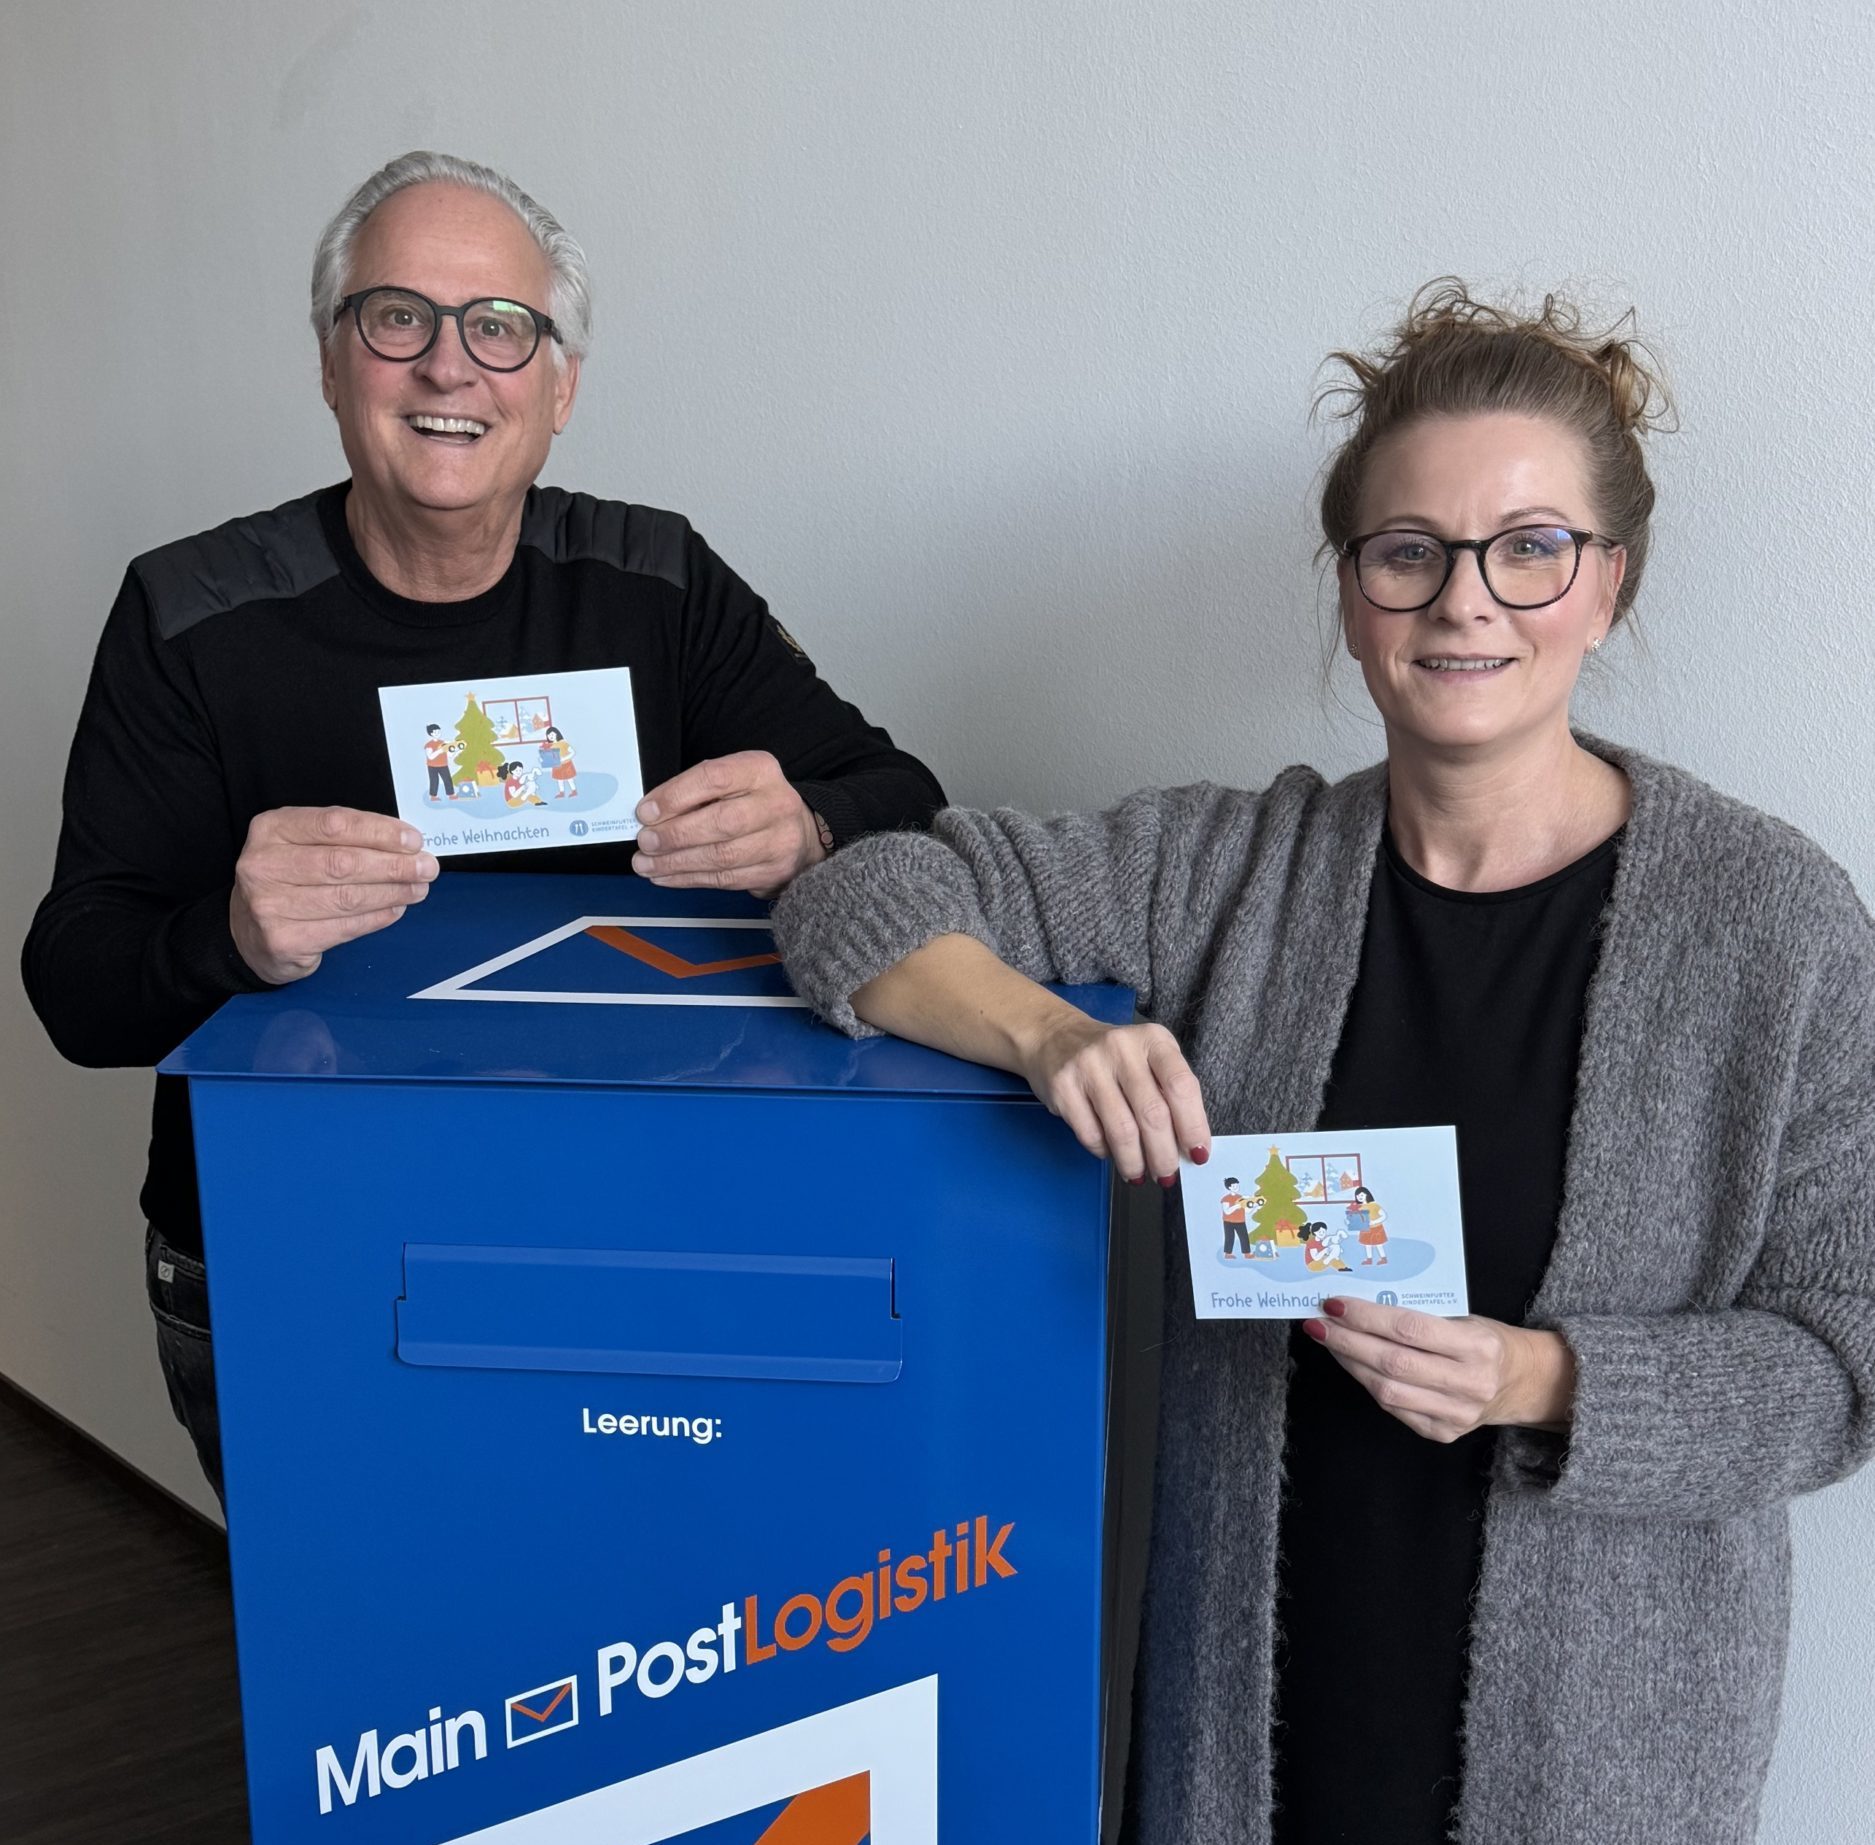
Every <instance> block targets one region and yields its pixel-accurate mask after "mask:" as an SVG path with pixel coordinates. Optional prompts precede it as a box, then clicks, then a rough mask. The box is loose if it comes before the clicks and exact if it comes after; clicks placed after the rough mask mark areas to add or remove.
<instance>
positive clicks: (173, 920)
mask: <svg viewBox="0 0 1875 1845" xmlns="http://www.w3.org/2000/svg"><path fill="white" fill-rule="evenodd" d="M347 491H348V486H347V485H346V484H341V485H339V486H336V487H329V488H326V489H324V490H323V491H321V492H319V493H316V494H312V495H309V496H308V497H307V498H305V499H301V500H294V501H291V502H289V503H288V504H287V505H285V506H281V507H277V508H275V509H274V510H273V511H272V512H267V513H260V514H257V515H255V516H254V517H252V518H247V519H237V520H235V521H233V522H231V523H230V524H228V525H224V526H218V527H217V528H216V529H215V530H213V531H211V532H204V533H202V534H200V535H199V536H197V537H195V538H189V539H185V540H183V541H182V542H180V543H178V544H173V545H167V546H164V547H163V548H162V549H161V550H158V551H153V552H150V553H149V554H148V555H146V556H144V557H140V558H138V559H137V560H136V561H135V562H134V563H133V564H132V565H131V567H130V570H129V573H128V574H127V576H126V577H125V579H124V586H123V589H122V591H121V592H120V593H119V595H118V598H117V602H116V606H115V607H114V608H113V609H112V611H111V615H110V619H109V620H108V622H107V623H106V624H105V629H104V634H103V638H102V639H101V640H100V642H99V644H98V653H97V660H96V662H95V664H94V666H93V668H92V674H91V683H90V687H89V690H88V691H87V693H86V696H85V703H84V710H83V713H82V715H81V716H80V718H79V723H78V731H77V735H76V737H75V738H74V740H73V743H72V754H71V761H70V765H69V767H68V768H67V771H66V777H65V814H64V825H63V828H62V830H61V832H60V835H59V849H58V862H57V867H56V870H55V872H54V876H53V881H52V888H51V890H50V891H49V892H48V893H47V895H46V898H45V900H44V902H43V903H41V904H40V906H39V912H38V914H37V916H36V917H35V918H34V920H33V926H32V930H31V932H30V934H29V935H28V936H27V939H26V946H25V951H24V954H23V956H22V966H23V971H24V974H25V980H26V990H27V993H28V995H29V996H30V998H31V1000H32V1003H33V1006H34V1008H35V1010H36V1011H37V1012H38V1014H39V1017H40V1018H41V1020H42V1021H43V1022H44V1024H45V1027H46V1030H47V1031H48V1032H49V1033H50V1034H51V1037H52V1041H53V1043H54V1044H55V1045H56V1046H57V1047H58V1048H59V1050H60V1051H61V1052H62V1053H63V1054H64V1055H65V1056H67V1057H69V1058H71V1059H72V1060H73V1061H74V1062H75V1063H81V1064H90V1065H93V1066H106V1065H120V1064H145V1065H148V1064H154V1063H156V1062H158V1061H159V1060H160V1059H162V1058H163V1057H165V1056H167V1055H168V1053H169V1052H170V1051H171V1050H172V1049H174V1047H175V1046H176V1045H177V1044H179V1043H180V1042H181V1041H182V1039H184V1038H185V1037H187V1036H188V1034H189V1033H190V1032H191V1031H193V1030H194V1029H195V1028H196V1026H198V1025H199V1024H201V1023H202V1021H203V1020H204V1019H206V1018H207V1017H208V1016H209V1014H210V1013H212V1012H213V1011H214V1010H215V1008H216V1007H217V1006H219V1005H220V1004H221V1002H222V1001H223V1000H224V999H226V998H228V997H229V995H230V994H234V993H240V992H249V991H254V990H257V989H259V988H261V987H262V986H263V985H264V984H265V983H264V982H262V981H260V980H259V979H258V978H257V977H256V976H255V975H254V974H253V973H252V971H251V970H250V969H249V968H248V966H247V964H246V963H245V962H244V961H243V960H242V959H241V957H240V954H239V953H238V952H237V950H236V948H235V945H234V938H233V936H232V934H231V933H230V931H229V924H228V898H229V893H230V891H231V889H232V887H233V883H234V867H235V861H236V859H237V858H238V857H239V856H240V852H241V847H242V845H243V843H244V842H245V840H246V837H247V829H248V823H249V822H250V821H251V820H252V819H253V818H254V817H255V815H257V814H261V813H265V812H267V811H269V810H270V809H272V808H276V807H299V806H323V805H327V804H337V805H340V806H345V807H357V808H363V809H365V810H367V811H369V812H373V813H395V812H396V801H395V798H394V795H393V793H392V786H391V769H390V763H389V761H388V760H387V759H386V755H385V745H384V732H383V727H382V723H381V719H380V716H379V710H378V698H377V691H378V687H380V686H385V685H414V684H420V683H429V682H432V681H439V680H441V681H454V680H461V681H462V682H463V683H464V684H473V683H474V682H475V681H477V680H486V679H496V678H514V677H517V676H522V675H528V674H535V673H553V672H572V671H577V670H580V669H583V668H590V667H616V666H628V667H630V668H631V674H632V697H633V703H634V706H635V707H636V718H637V727H638V753H639V762H640V766H641V768H642V771H643V775H644V783H645V786H646V787H647V788H652V787H655V786H657V785H658V783H660V782H662V781H664V780H666V779H668V778H669V777H670V776H672V775H674V774H676V773H677V772H678V770H680V769H683V768H687V767H689V766H690V765H691V764H692V763H696V762H701V761H704V760H706V759H708V758H710V757H714V756H725V755H729V754H731V753H732V752H734V751H737V750H768V751H770V752H771V753H772V754H773V755H774V756H775V757H776V758H777V760H778V761H779V762H780V764H781V767H782V771H783V773H784V774H785V775H786V776H787V778H788V779H789V781H791V782H792V783H793V784H794V786H795V787H796V788H797V789H798V790H799V791H800V794H801V796H802V798H803V800H805V802H806V803H807V805H808V806H809V807H811V808H813V809H814V810H815V811H816V812H817V813H819V814H820V816H821V817H822V818H823V819H824V820H825V821H826V823H827V825H828V827H829V828H830V829H831V831H832V833H833V836H834V841H835V843H836V845H838V844H844V843H845V842H846V841H847V840H850V839H853V838H856V837H858V836H859V835H860V834H863V833H869V832H876V831H880V830H883V829H886V828H893V827H903V826H924V825H926V824H928V823H929V821H930V819H931V816H932V815H933V814H934V813H935V812H936V811H937V809H938V808H939V807H940V806H942V805H943V800H944V795H943V790H942V789H940V788H939V786H938V784H937V782H936V780H935V779H934V778H933V776H932V774H931V772H930V771H929V770H928V769H927V768H925V766H924V765H923V764H922V763H921V762H919V761H918V760H917V759H916V758H915V757H912V756H909V755H907V754H905V752H904V751H902V750H899V749H895V748H894V747H893V745H892V740H891V738H890V737H889V736H887V735H886V733H885V732H884V731H883V730H880V729H878V728H877V727H875V726H873V725H869V724H868V723H867V722H866V721H865V719H864V718H863V717H862V716H861V715H860V713H859V712H858V711H857V710H855V709H854V707H853V706H851V705H849V704H847V703H846V702H845V701H844V700H842V699H841V698H840V697H839V696H838V695H837V694H836V693H835V692H834V691H833V689H832V688H831V687H830V686H828V685H827V684H826V683H825V682H824V681H823V680H822V679H821V678H820V676H819V675H818V674H817V673H816V672H815V670H814V667H813V664H812V662H811V661H809V660H808V658H807V657H806V655H805V654H804V653H803V652H802V651H801V649H800V648H799V646H798V645H797V644H796V643H795V642H794V640H793V638H792V637H791V636H790V635H789V634H788V633H787V631H786V630H785V629H783V628H782V627H781V625H780V624H779V623H778V622H777V621H776V620H775V619H774V617H773V616H772V615H770V614H769V612H768V607H767V605H766V603H764V602H763V601H762V599H761V598H760V597H759V596H757V595H756V594H755V593H754V592H753V591H752V590H751V589H750V588H749V587H748V585H747V584H746V583H744V582H743V581H742V580H741V578H739V577H738V576H737V575H736V574H735V573H734V572H733V571H732V570H730V569H729V568H728V566H727V565H725V564H724V563H723V562H722V560H721V559H720V558H718V557H717V556H716V555H715V553H713V552H712V551H711V550H710V548H709V547H708V546H707V545H706V544H705V543H704V542H703V540H702V539H701V538H699V537H698V536H697V534H696V533H695V532H694V531H692V530H691V528H690V525H689V523H688V521H687V520H685V519H683V518H681V517H679V516H678V515H677V514H675V513H668V512H658V511H655V510H652V509H651V508H648V507H642V506H626V505H622V504H619V503H617V502H613V501H604V500H595V499H593V498H591V497H590V496H589V495H586V494H576V493H567V492H564V491H562V490H561V489H559V488H552V487H546V488H543V487H536V488H534V489H532V490H531V491H530V492H529V494H528V496H527V504H526V508H525V512H524V514H523V518H522V526H521V536H520V542H519V544H518V545H517V547H516V550H515V555H514V559H513V562H512V563H511V564H510V566H509V568H508V570H507V572H506V574H505V575H504V576H503V577H502V578H501V580H500V581H499V582H498V583H496V584H495V586H494V587H493V588H492V589H489V590H487V591H485V592H484V593H483V594H482V595H479V596H475V597H472V598H470V599H469V600H467V601H464V602H447V603H434V602H413V601H410V600H409V599H407V598H405V597H403V596H399V595H396V594H393V593H392V592H391V591H389V590H387V589H386V588H385V587H384V586H383V585H382V584H380V583H379V582H378V581H377V580H376V579H375V578H374V577H373V576H372V575H371V573H370V572H369V571H368V570H367V569H366V568H365V565H364V562H363V560H362V559H361V558H360V557H359V555H358V551H357V548H356V546H355V545H354V544H353V543H352V539H351V534H350V532H349V530H348V528H347V525H346V520H345V496H346V493H347ZM631 853H632V847H631V846H630V845H629V844H627V843H621V844H617V845H597V846H580V847H572V848H557V849H550V850H545V851H535V852H528V853H490V854H487V855H484V856H480V857H473V858H468V859H462V860H456V861H453V862H451V863H450V864H448V865H446V866H445V868H444V872H443V875H444V876H445V877H455V876H457V875H459V874H460V873H463V872H470V871H543V872H544V871H578V872H624V871H627V870H628V869H629V866H630V859H631ZM335 952H338V953H343V952H344V951H343V950H342V949H340V950H336V951H335ZM143 1211H144V1215H145V1216H146V1218H148V1220H149V1221H150V1222H151V1223H153V1224H155V1225H156V1226H157V1227H158V1228H159V1229H160V1230H161V1231H162V1232H163V1234H164V1235H165V1236H166V1237H167V1238H168V1240H169V1241H170V1242H171V1243H172V1244H173V1245H174V1246H175V1247H176V1248H178V1249H180V1250H183V1251H185V1252H188V1253H194V1254H199V1252H200V1249H201V1222H200V1215H199V1210H198V1206H197V1201H196V1187H195V1159H194V1148H193V1143H192V1140H191V1137H190V1129H189V1117H188V1098H187V1092H186V1089H185V1088H184V1086H183V1084H182V1083H181V1081H180V1080H179V1079H175V1078H168V1077H159V1078H158V1079H157V1084H156V1102H155V1110H154V1117H153V1122H152V1131H151V1140H150V1165H149V1173H148V1177H147V1179H146V1180H145V1183H144V1189H143Z"/></svg>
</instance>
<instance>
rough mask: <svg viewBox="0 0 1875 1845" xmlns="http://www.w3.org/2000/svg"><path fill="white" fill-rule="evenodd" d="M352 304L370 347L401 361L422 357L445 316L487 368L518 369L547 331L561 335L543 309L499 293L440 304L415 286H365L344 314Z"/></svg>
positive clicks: (344, 306) (347, 303) (342, 305)
mask: <svg viewBox="0 0 1875 1845" xmlns="http://www.w3.org/2000/svg"><path fill="white" fill-rule="evenodd" d="M347 309H350V311H351V317H352V320H353V321H354V322H355V323H356V325H357V328H358V337H359V338H360V339H361V340H363V341H364V343H365V346H366V348H367V349H368V350H369V351H371V352H374V353H376V354H377V356H378V357H379V358H380V359H390V360H393V361H394V362H395V363H397V364H399V365H408V364H409V363H410V362H411V361H412V360H413V359H420V358H422V357H423V355H424V354H425V353H426V352H428V351H429V350H430V348H431V347H432V346H434V345H435V344H436V336H437V334H438V333H439V332H440V331H441V330H442V325H443V322H444V321H445V320H453V321H454V322H455V323H456V330H457V331H458V332H459V333H460V334H461V335H462V349H463V351H464V352H466V353H467V354H468V355H469V357H470V358H472V359H473V360H474V361H475V362H476V364H477V365H479V366H480V367H481V368H482V369H483V370H484V371H487V372H518V371H519V370H520V369H521V367H522V366H524V365H525V364H526V363H527V362H528V360H529V359H531V358H532V357H533V356H534V354H535V353H536V352H538V351H539V350H540V338H541V335H542V334H543V333H544V334H547V335H548V336H549V337H550V338H553V339H556V340H559V339H560V329H559V328H558V327H556V326H555V325H554V324H553V322H552V321H551V320H549V319H548V318H547V316H546V315H545V314H543V313H541V312H540V311H539V309H537V308H531V307H529V306H528V305H527V303H526V302H524V301H503V300H500V299H498V298H497V297H494V296H484V297H483V298H482V299H481V300H479V301H465V302H464V303H463V304H462V306H461V307H439V306H438V305H437V303H435V302H434V301H432V300H431V299H430V298H429V296H428V295H420V294H418V293H417V291H416V290H415V289H414V288H366V289H361V290H360V291H359V292H358V293H357V294H355V295H347V296H346V297H345V299H344V300H343V301H341V302H340V303H339V314H341V315H343V314H344V313H345V312H346V310H347ZM332 324H333V325H334V326H337V325H338V320H337V319H336V318H335V319H334V320H333V323H332ZM560 343H561V344H562V345H564V344H565V343H566V342H565V341H564V340H561V341H560Z"/></svg>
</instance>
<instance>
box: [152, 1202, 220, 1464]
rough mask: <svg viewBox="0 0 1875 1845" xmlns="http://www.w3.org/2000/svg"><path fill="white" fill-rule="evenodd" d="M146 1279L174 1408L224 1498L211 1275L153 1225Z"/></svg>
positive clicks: (177, 1417)
mask: <svg viewBox="0 0 1875 1845" xmlns="http://www.w3.org/2000/svg"><path fill="white" fill-rule="evenodd" d="M143 1277H144V1285H145V1287H146V1288H147V1289H148V1291H149V1296H150V1312H151V1313H152V1314H153V1315H154V1316H155V1318H156V1355H157V1357H158V1358H159V1359H160V1360H161V1361H162V1366H163V1378H164V1381H165V1382H166V1383H167V1384H168V1385H169V1406H170V1408H171V1409H173V1410H174V1411H175V1412H176V1420H177V1421H178V1422H180V1423H181V1424H182V1426H183V1427H184V1428H185V1429H187V1430H188V1431H189V1438H190V1440H191V1441H193V1442H194V1443H195V1452H196V1454H197V1455H198V1456H199V1457H200V1458H201V1462H202V1471H203V1472H204V1473H205V1474H207V1475H208V1483H209V1485H210V1486H212V1487H213V1488H214V1489H215V1497H216V1498H217V1499H220V1498H221V1496H222V1493H221V1411H220V1409H219V1407H218V1406H217V1404H216V1401H215V1348H214V1345H213V1343H212V1342H211V1341H210V1338H209V1331H208V1276H207V1274H206V1272H205V1271H204V1269H203V1267H202V1265H201V1263H200V1262H199V1261H197V1260H196V1258H195V1257H194V1256H186V1255H181V1254H178V1253H177V1251H175V1250H173V1249H171V1248H170V1246H169V1245H168V1243H166V1242H165V1241H164V1240H163V1236H162V1233H161V1232H160V1231H159V1230H157V1229H156V1227H155V1226H154V1225H152V1226H151V1227H150V1229H149V1230H148V1231H147V1232H146V1233H145V1235H144V1239H143Z"/></svg>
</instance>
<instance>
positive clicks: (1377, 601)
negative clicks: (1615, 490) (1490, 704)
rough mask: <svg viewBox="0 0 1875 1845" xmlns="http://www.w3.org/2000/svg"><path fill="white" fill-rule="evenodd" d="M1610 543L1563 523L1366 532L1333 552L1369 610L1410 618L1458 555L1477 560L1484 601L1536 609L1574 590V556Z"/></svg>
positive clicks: (1438, 588) (1447, 577) (1435, 594)
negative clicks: (1479, 533) (1478, 530)
mask: <svg viewBox="0 0 1875 1845" xmlns="http://www.w3.org/2000/svg"><path fill="white" fill-rule="evenodd" d="M1590 545H1600V546H1602V547H1603V548H1604V549H1606V550H1613V549H1614V548H1615V544H1614V540H1613V539H1611V538H1604V537H1602V536H1601V534H1600V533H1598V532H1580V531H1577V530H1576V529H1575V528H1574V527H1573V526H1568V525H1518V526H1513V527H1512V528H1511V529H1510V530H1509V531H1507V532H1498V533H1496V534H1495V535H1494V536H1493V537H1490V538H1435V537H1434V536H1433V535H1432V533H1430V532H1414V531H1406V530H1399V531H1385V532H1369V533H1367V534H1366V535H1365V536H1364V537H1360V538H1350V539H1349V540H1348V542H1347V543H1346V544H1344V545H1343V546H1342V547H1341V554H1342V556H1343V557H1350V558H1352V559H1353V560H1354V579H1355V581H1356V582H1357V583H1359V584H1360V586H1361V594H1362V595H1363V596H1365V597H1366V598H1367V600H1368V601H1369V602H1371V603H1372V604H1373V605H1374V607H1375V608H1377V609H1387V610H1389V611H1391V612H1393V613H1394V614H1399V615H1411V614H1415V613H1417V612H1418V611H1419V610H1420V609H1425V608H1430V607H1431V606H1432V605H1433V604H1434V603H1435V602H1437V601H1438V600H1439V598H1440V596H1442V595H1443V594H1444V593H1445V586H1446V584H1447V583H1449V582H1450V581H1451V580H1452V571H1453V569H1454V567H1455V566H1456V565H1457V563H1458V554H1459V552H1461V551H1472V552H1475V553H1476V554H1477V558H1478V574H1479V575H1480V576H1481V577H1482V578H1483V579H1484V586H1485V588H1486V589H1487V590H1488V591H1489V592H1490V594H1491V597H1492V600H1493V601H1495V602H1498V603H1501V604H1502V605H1503V606H1504V607H1505V608H1507V609H1540V608H1546V607H1548V605H1549V604H1550V603H1552V602H1560V601H1561V600H1562V599H1563V597H1564V596H1566V595H1568V593H1569V592H1570V590H1571V589H1573V588H1574V587H1575V580H1576V572H1577V571H1579V570H1580V569H1581V568H1582V553H1583V551H1584V550H1585V549H1587V547H1588V546H1590Z"/></svg>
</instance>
